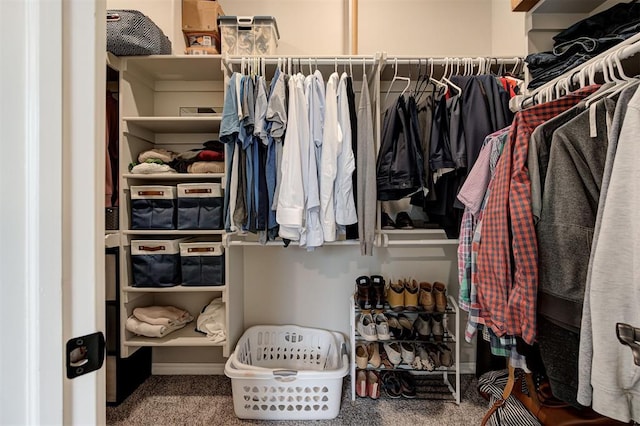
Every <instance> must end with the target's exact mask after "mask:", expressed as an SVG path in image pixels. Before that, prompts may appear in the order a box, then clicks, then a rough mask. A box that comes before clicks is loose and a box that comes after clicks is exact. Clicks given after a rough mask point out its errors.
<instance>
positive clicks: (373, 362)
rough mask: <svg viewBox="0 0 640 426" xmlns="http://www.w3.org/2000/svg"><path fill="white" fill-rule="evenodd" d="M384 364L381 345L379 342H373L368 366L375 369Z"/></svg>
mask: <svg viewBox="0 0 640 426" xmlns="http://www.w3.org/2000/svg"><path fill="white" fill-rule="evenodd" d="M381 363H382V358H381V357H380V344H379V343H378V342H373V343H371V344H369V359H368V361H367V365H370V366H371V367H373V368H379V367H380V364H381Z"/></svg>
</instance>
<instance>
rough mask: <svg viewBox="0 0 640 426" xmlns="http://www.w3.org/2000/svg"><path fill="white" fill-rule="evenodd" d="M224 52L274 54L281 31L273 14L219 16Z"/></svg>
mask: <svg viewBox="0 0 640 426" xmlns="http://www.w3.org/2000/svg"><path fill="white" fill-rule="evenodd" d="M218 27H219V29H220V39H221V50H222V52H221V53H222V54H225V53H226V54H229V55H237V56H260V55H274V54H275V53H276V49H277V47H278V40H279V39H280V33H279V32H278V25H277V24H276V18H274V17H273V16H219V17H218Z"/></svg>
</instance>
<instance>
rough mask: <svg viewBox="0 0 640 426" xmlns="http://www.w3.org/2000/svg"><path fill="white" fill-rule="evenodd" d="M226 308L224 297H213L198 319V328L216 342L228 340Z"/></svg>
mask: <svg viewBox="0 0 640 426" xmlns="http://www.w3.org/2000/svg"><path fill="white" fill-rule="evenodd" d="M224 309H225V308H224V303H222V298H220V297H219V298H216V299H213V300H212V301H211V303H209V304H208V305H207V306H206V307H205V308H204V309H203V310H202V312H201V313H200V315H199V316H198V319H197V321H196V324H197V325H196V328H197V330H198V331H201V332H203V333H207V337H208V338H209V339H210V340H211V341H212V342H214V343H221V342H224V341H225V340H227V326H226V322H225V319H224V317H225V315H224Z"/></svg>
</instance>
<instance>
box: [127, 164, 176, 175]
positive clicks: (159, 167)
mask: <svg viewBox="0 0 640 426" xmlns="http://www.w3.org/2000/svg"><path fill="white" fill-rule="evenodd" d="M175 172H176V171H175V170H173V169H172V168H171V167H169V166H168V165H166V164H158V163H142V164H136V165H135V166H133V167H132V168H131V173H134V174H141V175H151V174H156V173H175Z"/></svg>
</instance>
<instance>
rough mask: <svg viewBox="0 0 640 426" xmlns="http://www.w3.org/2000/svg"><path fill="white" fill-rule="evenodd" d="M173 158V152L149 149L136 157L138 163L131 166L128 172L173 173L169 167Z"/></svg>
mask: <svg viewBox="0 0 640 426" xmlns="http://www.w3.org/2000/svg"><path fill="white" fill-rule="evenodd" d="M175 157H176V153H175V152H171V151H167V150H166V149H160V148H154V149H150V150H148V151H144V152H142V153H140V155H138V162H137V163H134V164H132V165H131V166H130V170H131V173H136V174H154V173H175V172H176V171H175V170H174V169H173V168H171V166H170V165H169V163H171V162H172V161H173V160H174V158H175Z"/></svg>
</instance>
